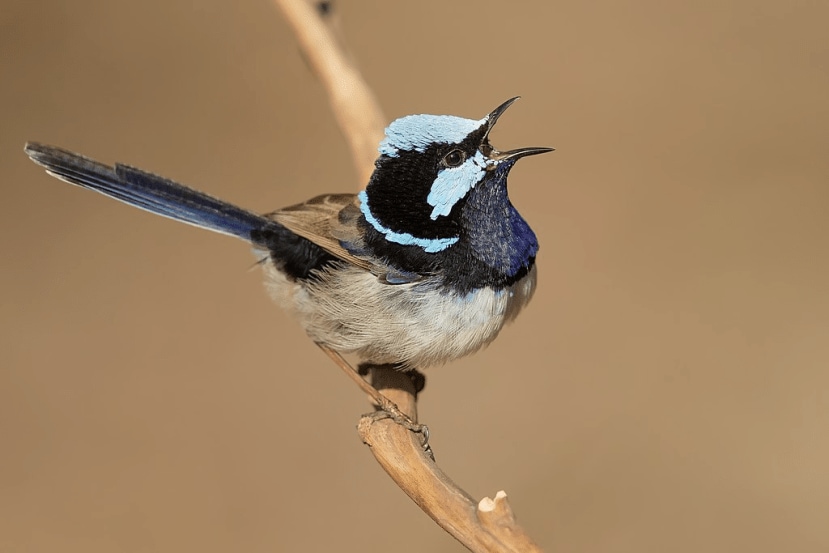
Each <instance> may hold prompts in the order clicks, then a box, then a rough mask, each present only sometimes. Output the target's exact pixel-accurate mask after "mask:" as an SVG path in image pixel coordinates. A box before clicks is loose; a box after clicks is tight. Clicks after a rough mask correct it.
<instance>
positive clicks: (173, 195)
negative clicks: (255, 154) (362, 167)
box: [25, 142, 274, 242]
mask: <svg viewBox="0 0 829 553" xmlns="http://www.w3.org/2000/svg"><path fill="white" fill-rule="evenodd" d="M25 151H26V154H27V155H28V156H29V157H30V158H32V161H34V162H35V163H37V164H39V165H42V166H43V167H45V168H46V172H47V173H49V174H50V175H52V176H53V177H57V178H59V179H61V180H64V181H66V182H69V183H72V184H76V185H78V186H82V187H84V188H88V189H89V190H94V191H95V192H100V193H101V194H105V195H107V196H109V197H110V198H115V199H116V200H120V201H122V202H124V203H127V204H130V205H134V206H136V207H140V208H141V209H146V210H147V211H150V212H152V213H157V214H159V215H162V216H164V217H169V218H170V219H175V220H176V221H182V222H184V223H189V224H191V225H195V226H197V227H201V228H206V229H208V230H212V231H215V232H220V233H222V234H227V235H228V236H235V237H237V238H241V239H242V240H246V241H248V242H250V241H251V240H252V237H251V232H253V231H258V230H261V229H263V228H266V227H271V226H273V225H274V223H273V222H272V221H270V220H268V219H266V218H264V217H262V216H260V215H256V214H255V213H252V212H250V211H247V210H244V209H242V208H239V207H236V206H234V205H232V204H229V203H227V202H223V201H222V200H218V199H216V198H214V197H212V196H208V195H207V194H204V193H203V192H198V191H196V190H193V189H192V188H188V187H186V186H184V185H181V184H178V183H176V182H173V181H171V180H168V179H165V178H163V177H159V176H156V175H153V174H151V173H146V172H144V171H141V170H139V169H135V168H133V167H129V166H127V165H121V164H116V165H115V167H109V166H107V165H104V164H102V163H98V162H97V161H93V160H91V159H88V158H85V157H83V156H80V155H78V154H75V153H72V152H69V151H67V150H63V149H61V148H55V147H54V146H44V145H43V144H37V143H34V142H30V143H28V144H26V148H25Z"/></svg>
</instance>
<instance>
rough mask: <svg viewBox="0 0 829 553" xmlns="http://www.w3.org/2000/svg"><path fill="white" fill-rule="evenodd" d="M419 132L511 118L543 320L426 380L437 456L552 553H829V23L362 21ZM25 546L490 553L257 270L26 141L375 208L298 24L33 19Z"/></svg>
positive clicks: (403, 16) (11, 316) (20, 252)
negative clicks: (362, 195) (380, 436)
mask: <svg viewBox="0 0 829 553" xmlns="http://www.w3.org/2000/svg"><path fill="white" fill-rule="evenodd" d="M335 8H336V9H337V10H339V14H340V17H341V24H342V29H343V32H344V34H345V36H346V37H347V39H348V42H349V44H350V46H351V48H352V50H353V53H354V55H355V56H356V58H357V59H358V60H359V63H360V65H361V68H362V70H363V71H364V73H365V76H366V78H367V80H368V81H369V82H370V84H371V85H372V86H373V87H374V89H375V91H376V93H377V95H378V97H379V99H380V101H381V103H382V105H383V108H384V109H385V111H386V115H387V116H388V117H389V118H390V119H391V118H394V117H399V116H402V115H405V114H410V113H423V112H426V113H448V114H455V115H461V116H465V117H470V118H480V117H482V116H483V115H484V114H486V113H488V112H489V111H490V110H491V109H492V108H494V107H495V106H497V105H498V104H499V103H500V102H502V101H503V100H505V99H507V98H509V97H511V96H514V95H519V94H520V95H522V96H523V99H522V100H521V101H520V102H519V103H518V104H516V105H515V106H514V107H513V108H512V109H510V111H509V112H508V114H507V115H506V116H505V117H504V118H503V119H502V120H501V122H500V123H499V125H498V127H497V130H496V131H495V132H494V133H493V137H492V140H493V144H495V145H496V146H497V147H499V148H504V149H508V148H514V147H520V146H554V147H556V148H557V151H556V152H555V153H554V154H550V155H548V156H543V157H538V158H532V159H528V160H526V161H523V162H521V163H520V164H519V165H518V166H517V168H516V169H515V170H514V171H513V173H512V177H511V180H510V184H511V193H512V199H513V202H514V203H515V205H516V206H517V207H518V208H519V210H520V211H521V212H522V214H523V215H524V216H525V218H526V219H527V220H528V221H530V223H531V224H532V225H533V227H534V229H535V231H536V233H537V234H538V236H539V239H540V241H541V244H542V249H541V252H540V255H539V258H538V264H539V269H540V271H539V278H540V283H539V288H538V292H537V295H536V298H535V300H534V302H533V303H532V304H531V305H530V307H529V308H528V310H527V311H525V312H524V314H523V315H522V316H521V317H519V319H518V320H517V321H516V323H514V324H513V325H512V326H510V327H509V328H508V329H507V330H505V331H504V332H503V333H502V334H501V337H500V338H499V339H498V340H497V341H496V342H495V343H494V344H493V345H492V346H491V347H490V348H489V349H487V350H486V351H484V352H482V353H479V354H477V355H475V356H473V357H470V358H467V359H464V360H462V361H459V362H456V363H452V364H451V365H449V366H446V367H440V368H436V369H433V370H430V371H429V372H428V379H429V383H428V387H427V389H426V392H425V393H424V394H423V395H422V398H421V402H420V410H421V418H422V420H423V421H424V422H427V423H428V424H429V425H430V428H431V430H432V445H433V447H434V450H435V452H436V455H437V459H438V462H439V463H440V465H441V466H442V468H444V469H445V470H446V471H447V472H448V473H449V474H450V475H452V476H453V477H454V478H455V479H456V481H457V482H458V483H459V484H460V485H461V486H462V487H464V488H465V489H466V490H468V491H469V492H470V493H471V494H472V495H474V496H475V497H478V498H480V497H483V496H487V495H488V496H492V495H493V494H494V493H495V492H496V491H498V490H499V489H505V490H506V491H507V492H508V494H509V496H510V499H511V502H512V506H513V508H514V509H515V511H516V513H517V515H518V517H519V520H520V522H521V523H522V524H523V525H524V526H525V527H526V528H527V529H528V531H529V532H530V534H531V535H532V536H534V537H535V538H536V539H537V540H538V541H539V542H540V544H541V545H542V546H544V547H545V548H546V550H548V551H620V552H621V551H637V552H640V551H674V552H696V551H748V550H751V551H757V552H766V551H768V552H777V551H784V550H785V551H798V552H812V551H815V552H817V551H827V550H829V525H827V517H828V516H829V515H828V513H829V469H827V467H829V370H828V367H827V365H828V364H829V257H827V238H828V237H829V217H827V215H829V213H828V212H829V204H828V202H829V156H827V154H826V152H827V149H829V38H827V33H826V21H827V18H829V4H827V3H825V2H811V1H806V0H795V1H790V2H773V1H767V0H760V1H749V0H730V1H728V0H726V1H725V2H723V1H717V2H713V1H703V2H694V3H677V2H672V3H665V2H656V1H625V2H615V1H608V0H605V1H600V2H591V3H574V2H570V3H560V2H548V1H543V2H542V1H536V2H518V1H516V2H512V3H504V2H494V1H493V2H451V3H447V2H442V1H437V0H424V1H421V2H417V3H414V2H406V3H403V2H397V3H391V2H382V3H380V2H364V1H363V2H361V1H352V2H346V1H342V2H338V3H336V4H335ZM0 82H2V86H0V110H2V113H0V121H2V131H0V167H2V172H3V177H2V181H1V182H2V187H3V195H4V196H3V197H4V200H3V202H2V203H1V204H0V212H2V215H0V227H1V228H0V248H2V251H3V262H2V268H0V290H2V296H0V297H2V303H1V304H0V305H2V311H1V312H0V444H2V445H1V446H0V551H2V552H3V553H5V552H40V551H65V552H69V551H84V552H98V551H100V552H113V551H159V552H164V551H170V552H172V551H203V552H212V551H217V552H218V551H297V550H306V551H325V550H337V551H383V550H394V551H397V552H400V553H403V552H409V551H412V552H414V551H447V552H448V551H461V550H462V548H461V546H460V545H458V544H457V543H456V542H454V540H452V538H450V537H448V535H446V534H444V533H443V532H442V531H441V530H439V529H438V528H437V527H436V526H435V525H434V524H433V523H432V522H431V521H430V520H429V519H428V518H427V517H426V516H425V515H423V514H422V513H421V512H420V510H419V509H418V508H417V507H416V506H415V505H414V504H413V503H412V502H411V501H410V500H409V499H408V498H407V497H405V496H404V495H403V494H402V493H401V492H400V491H399V490H398V489H397V488H396V487H395V486H394V484H393V483H392V482H391V481H390V480H389V479H388V478H387V477H386V475H385V474H384V473H383V472H382V471H381V469H380V468H379V467H378V465H377V464H376V463H375V462H374V460H373V458H372V457H371V454H370V452H369V451H368V449H367V448H366V447H365V446H363V445H362V444H361V443H360V441H359V439H358V438H357V435H356V432H355V424H356V422H357V420H358V416H359V414H360V413H362V412H364V411H366V410H367V403H366V401H365V398H364V397H363V396H362V395H361V394H360V393H359V392H358V391H357V389H356V388H355V387H354V386H353V385H352V384H351V383H349V382H348V381H347V380H346V379H345V378H344V377H343V375H342V374H341V373H340V372H339V371H338V370H337V369H336V368H334V367H333V365H331V363H330V362H329V361H328V360H327V359H326V358H325V357H324V356H323V355H322V354H321V353H320V352H319V351H318V350H317V348H316V347H314V346H313V345H312V344H311V342H310V341H309V340H307V339H306V338H305V336H304V334H303V333H302V331H301V330H300V329H299V326H298V325H297V324H296V323H295V322H294V321H293V320H291V318H290V317H289V316H288V315H286V314H285V313H283V312H282V311H280V310H279V309H278V308H276V307H275V306H273V305H272V304H271V303H270V301H269V300H268V299H267V297H266V293H265V291H264V289H263V287H262V286H261V274H260V272H259V271H258V270H251V266H252V263H253V261H254V258H253V257H252V256H251V255H250V252H249V251H248V248H246V247H245V246H244V245H243V244H242V243H240V242H237V241H234V240H231V239H228V238H225V237H222V236H219V235H214V234H211V233H207V232H204V231H199V230H196V229H193V228H191V227H188V226H185V225H181V224H176V223H174V222H170V221H167V220H164V219H161V218H158V217H155V216H152V215H148V214H145V213H143V212H140V211H138V210H136V209H132V208H128V207H125V206H123V205H121V204H119V203H117V202H114V201H111V200H108V199H106V198H104V197H102V196H99V195H96V194H92V193H89V192H86V191H82V190H80V189H77V188H74V187H71V186H69V185H67V184H64V183H61V182H58V181H56V180H54V179H52V178H50V177H47V176H46V175H45V174H44V173H43V171H42V170H40V169H39V168H38V167H36V166H35V165H33V164H32V163H31V162H30V161H28V160H27V158H26V157H25V156H24V154H23V144H24V142H25V141H26V140H37V141H41V142H46V143H51V144H57V145H62V146H64V147H67V148H70V149H73V150H76V151H79V152H82V153H85V154H87V155H89V156H93V157H95V158H97V159H100V160H102V161H106V162H109V163H111V162H114V161H121V162H126V163H130V164H132V165H136V166H139V167H142V168H145V169H148V170H150V171H153V172H156V173H159V174H163V175H165V176H168V177H171V178H174V179H177V180H179V181H181V182H184V183H187V184H190V185H193V186H195V187H197V188H200V189H202V190H205V191H208V192H210V193H212V194H215V195H217V196H220V197H222V198H225V199H228V200H231V201H233V202H236V203H238V204H240V205H243V206H246V207H249V208H251V209H254V210H258V211H263V212H264V211H270V210H273V209H275V208H278V207H281V206H284V205H289V204H292V203H296V202H299V201H302V200H304V199H307V198H309V197H311V196H314V195H316V194H320V193H324V192H338V191H350V190H353V191H356V190H357V189H358V187H359V186H360V183H358V182H357V180H356V177H355V171H354V170H353V168H352V166H351V159H350V156H349V152H348V150H347V148H346V146H345V143H344V141H343V139H342V137H341V135H340V133H339V131H338V129H337V127H336V125H335V122H334V119H333V117H332V115H331V112H330V110H329V108H328V105H327V102H326V97H325V95H324V92H323V90H322V88H321V87H320V86H319V84H318V83H317V81H316V80H315V77H314V75H313V74H312V72H311V71H310V70H309V69H308V67H307V66H306V64H305V63H304V61H303V59H302V57H301V55H300V54H299V50H298V47H297V45H296V43H295V41H294V38H293V37H292V34H291V32H290V30H289V28H288V27H287V26H286V24H285V22H284V21H283V19H282V17H281V14H280V13H279V12H278V11H277V9H276V8H275V7H274V5H272V4H271V3H269V2H267V1H265V0H260V1H247V2H220V1H217V0H202V1H200V2H181V1H175V0H172V1H171V0H166V1H160V0H146V1H143V2H121V1H115V2H113V1H104V0H86V1H72V2H69V1H58V0H47V1H45V2H23V1H20V0H5V1H3V3H2V9H0Z"/></svg>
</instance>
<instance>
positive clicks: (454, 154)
mask: <svg viewBox="0 0 829 553" xmlns="http://www.w3.org/2000/svg"><path fill="white" fill-rule="evenodd" d="M464 161H466V154H465V153H464V152H463V150H452V151H451V152H449V153H448V154H446V155H445V156H443V165H445V166H446V167H459V166H460V165H462V164H463V162H464Z"/></svg>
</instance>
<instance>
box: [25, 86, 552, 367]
mask: <svg viewBox="0 0 829 553" xmlns="http://www.w3.org/2000/svg"><path fill="white" fill-rule="evenodd" d="M516 99H517V98H512V99H510V100H507V101H506V102H504V103H503V104H501V105H500V106H498V107H497V108H496V109H495V110H494V111H492V112H491V113H490V114H489V115H487V116H486V117H484V118H483V119H480V120H477V121H476V120H471V119H465V118H461V117H455V116H450V115H409V116H406V117H402V118H400V119H397V120H395V121H394V122H392V123H391V124H390V125H389V127H388V128H387V129H386V131H385V138H384V140H383V141H382V142H381V143H380V146H379V153H380V156H379V157H378V158H377V160H376V162H375V169H374V172H373V174H372V176H371V179H370V180H369V183H368V185H367V186H366V188H365V190H363V191H362V192H360V193H359V194H326V195H323V196H317V197H315V198H313V199H311V200H308V201H307V202H304V203H301V204H297V205H294V206H290V207H286V208H284V209H280V210H278V211H274V212H272V213H267V214H265V215H258V214H256V213H253V212H251V211H247V210H245V209H242V208H240V207H236V206H234V205H232V204H229V203H227V202H224V201H222V200H219V199H216V198H213V197H212V196H209V195H207V194H204V193H202V192H198V191H196V190H193V189H191V188H188V187H186V186H183V185H181V184H178V183H175V182H173V181H171V180H168V179H165V178H163V177H159V176H156V175H153V174H151V173H147V172H145V171H142V170H140V169H136V168H134V167H130V166H128V165H121V164H116V165H115V166H114V167H110V166H107V165H104V164H102V163H99V162H97V161H93V160H91V159H88V158H85V157H83V156H80V155H78V154H75V153H73V152H69V151H67V150H63V149H60V148H56V147H53V146H45V145H42V144H37V143H29V144H27V145H26V148H25V151H26V154H28V156H29V157H30V158H31V159H32V160H33V161H34V162H35V163H38V164H40V165H42V166H44V167H45V168H46V171H47V172H48V173H49V174H50V175H52V176H54V177H57V178H59V179H61V180H64V181H66V182H69V183H71V184H75V185H78V186H82V187H84V188H88V189H90V190H94V191H96V192H100V193H101V194H104V195H107V196H109V197H111V198H115V199H116V200H120V201H122V202H125V203H127V204H130V205H134V206H136V207H139V208H142V209H145V210H147V211H150V212H152V213H157V214H159V215H162V216H165V217H169V218H171V219H175V220H177V221H182V222H185V223H189V224H191V225H195V226H197V227H201V228H205V229H208V230H212V231H215V232H219V233H222V234H226V235H229V236H233V237H235V238H240V239H242V240H244V241H246V242H249V243H250V244H252V245H253V247H254V250H255V251H256V252H258V253H259V255H260V258H261V261H262V265H263V267H264V268H265V272H266V276H267V283H268V288H269V291H270V292H271V295H272V296H273V297H274V298H275V299H276V300H277V301H278V302H279V303H282V304H283V305H284V306H286V307H288V308H289V309H291V310H292V311H293V312H295V313H296V314H297V315H298V318H299V320H300V321H301V323H302V325H303V327H304V329H305V330H306V332H307V333H308V335H309V336H310V337H311V339H313V340H314V341H315V342H317V343H318V344H319V345H321V346H323V347H325V348H328V349H330V350H333V351H335V352H338V353H355V354H356V355H357V356H358V357H359V358H360V359H361V360H363V361H364V362H368V363H372V364H393V365H396V366H397V367H399V368H400V369H402V370H416V369H421V368H424V367H428V366H431V365H436V364H441V363H444V362H447V361H450V360H453V359H456V358H458V357H461V356H463V355H467V354H469V353H472V352H474V351H476V350H478V349H480V348H481V347H483V346H484V345H486V344H488V343H489V342H491V341H492V340H493V339H494V338H495V337H496V336H497V334H498V332H499V331H500V330H501V328H502V327H503V326H504V324H505V323H507V322H508V321H510V320H512V319H514V318H515V316H516V315H517V314H518V312H519V311H520V310H521V309H522V308H523V307H524V306H525V305H526V304H527V302H529V301H530V298H531V296H532V294H533V291H534V289H535V283H536V269H535V256H536V253H537V251H538V241H537V240H536V236H535V234H534V233H533V231H532V230H531V229H530V227H529V225H528V224H527V222H526V221H525V220H524V219H523V218H522V217H521V215H519V213H518V211H516V209H515V208H514V207H513V205H512V203H511V202H510V200H509V197H508V195H507V175H508V174H509V171H510V169H511V168H512V166H513V164H515V162H516V161H517V160H518V159H519V158H522V157H525V156H529V155H534V154H541V153H544V152H549V151H552V149H551V148H520V149H517V150H510V151H507V152H500V151H498V150H496V149H495V148H493V147H492V146H491V145H490V143H489V134H490V131H492V129H493V127H494V125H495V123H496V122H497V121H498V118H499V117H500V116H501V114H503V112H504V111H505V110H506V109H507V108H508V107H509V106H510V105H511V104H512V103H513V102H514V101H515V100H516Z"/></svg>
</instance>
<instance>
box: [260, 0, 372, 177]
mask: <svg viewBox="0 0 829 553" xmlns="http://www.w3.org/2000/svg"><path fill="white" fill-rule="evenodd" d="M274 2H275V3H276V4H277V5H278V6H279V8H280V9H281V10H282V12H283V13H284V15H285V18H286V19H287V20H288V22H289V23H290V24H291V27H293V29H294V32H295V33H296V36H297V39H298V40H299V43H300V46H302V51H303V52H304V53H305V55H306V56H307V58H308V61H309V62H310V64H311V66H312V67H313V68H314V69H315V70H316V72H317V76H318V77H319V79H320V81H322V84H323V85H324V86H325V89H326V90H327V91H328V99H329V101H330V102H331V108H332V110H333V111H334V117H336V118H337V123H338V124H339V125H340V129H342V131H343V134H344V135H345V138H346V140H347V141H348V144H349V146H350V147H351V154H352V156H353V157H354V164H355V165H356V167H357V171H358V173H359V177H360V182H362V183H365V182H368V179H369V177H370V176H371V173H372V171H373V170H374V159H375V158H376V157H377V144H379V143H380V140H382V139H383V129H384V128H385V126H386V119H385V117H384V116H383V112H382V110H381V109H380V104H379V103H378V102H377V99H376V98H375V97H374V93H373V92H372V91H371V89H370V88H369V86H368V85H367V84H366V82H365V81H364V80H363V77H362V75H361V74H360V72H359V71H358V70H357V67H356V66H355V65H354V64H353V63H352V62H351V60H350V58H349V56H348V54H347V53H346V52H345V49H344V48H343V47H342V46H341V44H340V43H339V42H338V41H337V37H336V34H335V33H334V31H333V29H332V27H331V26H330V25H329V24H328V23H327V22H326V20H329V19H331V18H333V17H334V14H332V13H331V12H330V11H327V12H326V13H323V10H321V9H320V5H321V4H323V3H322V2H312V1H308V0H274ZM324 4H325V5H328V6H330V2H327V3H324Z"/></svg>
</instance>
